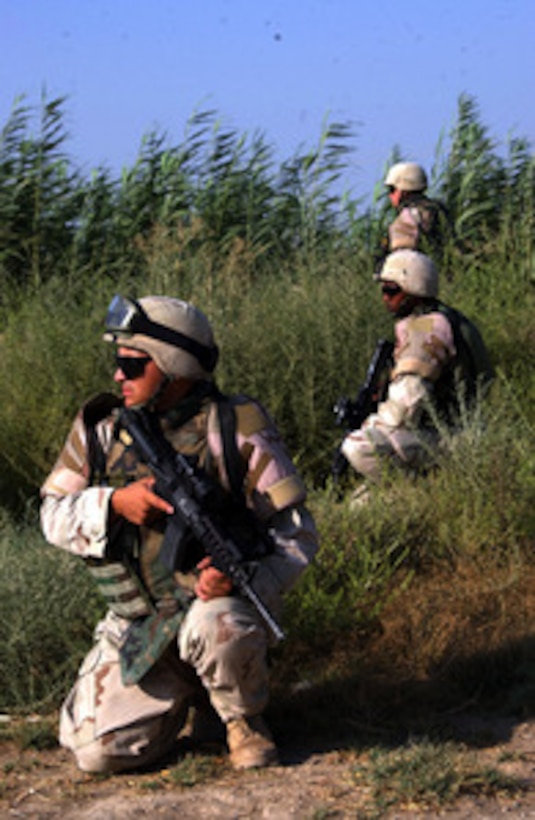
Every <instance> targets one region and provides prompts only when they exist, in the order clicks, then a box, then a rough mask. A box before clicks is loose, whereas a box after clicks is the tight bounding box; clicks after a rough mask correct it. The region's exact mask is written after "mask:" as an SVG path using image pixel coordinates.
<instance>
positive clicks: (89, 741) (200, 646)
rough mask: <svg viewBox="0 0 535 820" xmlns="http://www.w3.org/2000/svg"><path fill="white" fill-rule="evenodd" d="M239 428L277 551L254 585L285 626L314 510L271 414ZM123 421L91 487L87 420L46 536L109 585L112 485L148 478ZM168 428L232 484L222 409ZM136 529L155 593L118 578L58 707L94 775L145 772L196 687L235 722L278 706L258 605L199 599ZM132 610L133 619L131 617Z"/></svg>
mask: <svg viewBox="0 0 535 820" xmlns="http://www.w3.org/2000/svg"><path fill="white" fill-rule="evenodd" d="M236 420H237V422H236V439H237V445H238V448H239V452H240V454H241V456H242V458H243V459H244V461H245V463H246V465H247V472H246V478H245V483H244V487H245V495H246V500H247V504H248V506H250V507H251V508H252V509H253V510H254V512H255V514H256V516H257V517H258V518H259V519H260V520H261V521H263V522H265V523H266V525H267V526H268V527H269V530H270V532H271V533H272V535H273V536H274V542H275V549H274V551H273V552H271V554H268V555H266V556H264V557H262V558H261V559H260V560H258V561H257V562H255V564H254V566H255V567H256V571H255V572H254V575H253V578H252V581H251V585H252V586H253V588H254V589H255V591H256V592H257V594H258V595H259V596H260V597H261V599H262V600H263V601H264V603H265V604H266V605H267V607H268V608H269V609H270V610H271V612H272V614H273V615H274V616H275V617H279V616H280V611H281V596H282V594H283V593H284V592H286V591H287V590H288V589H289V588H290V587H291V586H292V585H293V584H294V583H295V582H296V580H297V578H298V577H299V576H300V575H301V573H302V572H303V570H304V569H305V568H306V566H307V565H308V564H309V562H310V561H311V559H312V557H313V556H314V554H315V552H316V550H317V546H318V544H317V534H316V530H315V527H314V522H313V520H312V518H311V516H310V514H309V512H308V511H307V509H306V507H305V506H304V501H305V488H304V486H303V483H302V481H301V479H300V478H299V476H298V475H297V473H296V471H295V468H294V466H293V464H292V462H291V460H290V458H289V456H288V454H287V452H286V450H285V447H284V445H283V443H282V441H281V439H280V437H279V435H278V433H277V431H276V429H275V427H274V425H273V423H272V422H271V420H270V419H269V418H268V416H267V414H266V413H265V411H264V410H263V409H262V408H261V406H260V405H258V404H257V403H256V402H251V401H250V400H249V401H244V402H240V403H238V405H237V409H236ZM114 423H115V419H114V417H113V414H112V415H109V416H107V417H106V418H104V419H103V420H101V421H100V422H99V423H98V424H97V425H96V427H95V428H94V431H95V433H96V436H97V439H98V441H99V443H100V445H101V447H102V451H103V452H104V453H105V454H106V457H107V462H106V469H107V472H108V473H109V475H108V479H109V482H110V484H111V486H109V485H108V482H107V481H106V482H104V483H103V485H102V486H99V485H98V484H97V483H95V485H94V486H93V485H91V483H90V481H91V479H90V476H91V465H90V463H89V462H90V460H89V458H88V446H89V442H88V438H89V436H88V430H87V427H86V424H85V423H84V413H83V411H81V412H80V413H79V414H78V416H77V418H76V419H75V421H74V423H73V426H72V428H71V431H70V434H69V436H68V438H67V440H66V443H65V445H64V448H63V450H62V453H61V455H60V457H59V459H58V461H57V463H56V465H55V466H54V468H53V470H52V472H51V473H50V475H49V476H48V478H47V479H46V481H45V483H44V485H43V488H42V499H43V500H42V507H41V520H42V527H43V531H44V534H45V536H46V538H47V539H48V540H49V541H50V542H51V543H53V544H54V545H56V546H58V547H61V548H63V549H65V550H68V551H69V552H71V553H74V554H75V555H78V556H80V557H81V558H83V559H84V560H85V561H86V562H87V563H88V565H90V567H91V568H92V569H93V570H96V574H97V575H98V573H99V572H100V573H101V574H103V575H104V576H105V575H106V572H107V570H108V567H109V566H110V564H111V565H113V560H111V558H110V554H111V553H112V551H113V550H112V543H111V542H112V538H111V535H110V530H109V520H108V516H109V504H110V497H111V494H112V492H113V490H114V486H113V483H114V482H116V485H117V486H123V485H124V483H125V479H126V480H128V476H129V471H130V478H134V479H135V478H137V477H140V476H141V475H143V474H146V468H145V467H144V465H140V464H138V463H135V459H133V457H132V452H131V450H130V449H129V448H128V446H126V445H125V444H124V443H121V441H120V440H119V441H117V440H116V439H115V437H114ZM162 427H163V428H164V430H165V434H166V436H167V437H168V438H169V440H171V441H172V443H173V446H174V447H175V448H176V449H177V450H180V451H181V452H185V453H190V454H191V453H195V454H197V455H199V456H200V462H201V463H204V465H205V466H206V468H207V469H210V471H211V472H212V473H214V474H215V475H217V477H218V478H219V480H220V482H221V483H222V484H223V486H227V488H228V479H227V477H226V473H225V466H224V460H223V454H222V438H221V434H220V431H219V426H218V416H217V413H216V411H215V405H214V403H213V402H211V401H209V400H207V401H206V400H205V401H204V403H203V405H202V408H201V410H200V412H198V413H196V415H194V416H193V417H192V418H190V419H189V421H187V422H186V423H185V424H181V425H180V426H178V427H174V426H173V419H172V418H171V417H170V418H169V419H167V420H166V421H165V422H164V423H162ZM132 459H133V461H132ZM129 460H130V461H131V462H132V463H130V461H129ZM97 478H98V477H97ZM95 482H96V479H95ZM160 529H161V528H160ZM138 534H139V542H140V548H139V563H138V565H137V566H138V574H137V576H136V577H140V578H141V579H142V582H143V583H142V585H141V588H142V589H144V590H145V592H146V591H147V590H148V592H149V593H150V594H149V595H148V596H147V602H148V603H147V609H146V610H144V606H145V604H144V602H143V597H142V596H140V595H137V597H136V595H135V593H133V592H132V571H131V568H129V565H126V564H125V566H124V568H123V569H124V579H123V578H118V577H117V574H116V573H115V575H114V576H113V577H112V578H111V581H112V582H113V583H112V584H111V586H112V587H113V590H112V595H111V597H112V598H113V594H115V592H117V591H118V599H119V602H118V604H117V605H110V609H109V610H108V612H107V615H106V616H105V617H104V619H103V620H102V621H101V622H100V623H99V624H98V626H97V628H96V630H95V643H94V646H93V648H92V649H91V651H90V652H89V654H88V655H87V657H86V658H85V660H84V662H83V663H82V666H81V668H80V670H79V676H78V679H77V681H76V683H75V685H74V687H73V688H72V690H71V692H70V693H69V695H68V697H67V699H66V701H65V703H64V705H63V708H62V712H61V718H60V742H61V744H62V745H63V746H65V747H67V748H69V749H71V750H72V751H73V752H74V754H75V756H76V758H77V762H78V765H79V766H80V768H82V769H84V770H89V771H118V770H121V769H126V768H136V767H139V766H142V765H145V764H147V763H150V762H151V761H153V760H154V759H156V758H158V757H160V756H161V755H162V754H164V753H165V752H166V750H168V749H169V748H170V746H171V745H172V744H173V743H174V741H175V739H176V736H177V732H178V731H179V729H180V727H181V726H182V724H183V722H184V718H185V713H186V710H187V707H188V705H189V702H190V698H191V697H192V696H193V694H194V693H195V691H196V690H197V689H198V686H199V681H201V682H202V684H203V686H204V688H205V690H206V691H207V692H208V695H209V698H210V701H211V703H212V705H213V706H214V708H215V710H216V711H217V713H218V714H219V716H220V717H221V719H222V720H223V722H225V723H226V722H228V721H229V720H231V719H234V718H238V717H247V716H252V715H257V714H260V713H261V712H262V710H263V709H264V707H265V706H266V703H267V700H268V674H267V668H266V649H267V646H268V644H269V641H270V638H269V635H268V634H267V632H266V628H265V625H264V623H263V621H262V620H261V618H260V617H259V616H258V614H257V613H256V610H254V608H253V607H252V606H251V605H250V603H249V602H248V601H246V600H244V599H242V598H241V597H239V596H237V595H236V596H234V595H233V596H229V597H222V598H217V599H213V600H210V601H208V602H204V601H202V600H200V599H197V598H195V596H194V594H193V592H192V589H193V584H194V577H193V575H192V574H190V573H182V574H178V573H176V574H175V575H174V576H172V577H171V578H169V577H165V573H162V567H161V566H159V567H158V561H157V556H158V548H159V545H160V543H161V538H162V533H161V531H159V530H158V528H157V526H156V525H155V528H154V529H152V528H148V527H143V528H139V530H138ZM114 566H115V568H116V567H117V559H115V564H114ZM120 567H122V565H120ZM158 572H159V573H160V574H159V575H158ZM107 580H108V581H110V579H107ZM104 581H105V582H106V579H105V578H104ZM129 585H130V586H129ZM73 594H76V590H73ZM121 594H122V599H121ZM132 596H133V597H132ZM155 598H156V599H158V598H159V600H156V602H155V600H154V599H155ZM151 599H152V600H151ZM154 604H156V606H154ZM159 604H160V605H162V606H160V608H158V605H159ZM121 607H122V609H121ZM136 607H137V609H136ZM151 607H152V609H151ZM125 613H130V614H131V615H132V616H134V617H125ZM147 613H148V614H147ZM143 624H148V625H149V639H148V649H147V635H145V644H144V646H143V649H144V666H143V664H142V667H141V671H140V670H139V669H138V670H137V674H133V675H132V676H131V679H128V676H126V678H125V667H124V647H125V646H127V645H128V641H129V636H130V634H131V632H130V631H131V630H132V628H133V626H135V627H137V626H139V625H143ZM162 627H163V632H162ZM152 630H154V632H155V633H156V632H158V631H159V634H160V638H162V635H163V639H162V640H161V641H160V646H159V647H157V648H156V649H154V647H153V645H152V644H151V641H150V635H151V634H152V632H151V631H152ZM167 633H169V634H167ZM169 635H170V636H171V640H170V641H169ZM151 652H154V656H153V657H152V656H151Z"/></svg>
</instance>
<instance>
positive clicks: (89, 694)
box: [59, 597, 268, 772]
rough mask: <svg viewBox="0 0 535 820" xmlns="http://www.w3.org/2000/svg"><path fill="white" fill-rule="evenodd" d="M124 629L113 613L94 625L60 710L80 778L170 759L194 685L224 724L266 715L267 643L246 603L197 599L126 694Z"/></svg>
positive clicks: (63, 742) (62, 732)
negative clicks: (122, 648)
mask: <svg viewBox="0 0 535 820" xmlns="http://www.w3.org/2000/svg"><path fill="white" fill-rule="evenodd" d="M127 626H128V623H127V622H126V621H124V620H122V619H120V618H118V617H117V616H115V615H114V614H113V613H111V612H110V613H108V615H107V616H106V618H105V619H104V620H103V621H102V622H101V623H100V624H99V625H98V627H97V629H96V630H95V644H94V646H93V647H92V649H91V650H90V652H89V653H88V655H87V656H86V658H85V660H84V661H83V663H82V665H81V667H80V670H79V673H78V678H77V681H76V683H75V684H74V686H73V688H72V689H71V691H70V693H69V695H68V696H67V699H66V700H65V703H64V704H63V707H62V710H61V716H60V734H59V740H60V743H61V745H62V746H65V747H66V748H68V749H71V750H72V751H73V753H74V755H75V757H76V761H77V763H78V766H79V767H80V768H81V769H82V770H84V771H91V772H113V771H121V770H127V769H135V768H139V767H143V766H147V765H148V764H151V763H153V762H154V761H156V760H157V759H159V758H161V757H162V756H163V755H165V754H166V753H168V752H169V751H170V749H171V748H172V747H173V745H174V743H175V742H176V738H177V734H178V732H179V731H180V729H181V727H182V725H183V723H184V721H185V718H186V715H187V711H188V708H189V706H190V704H191V702H192V699H193V698H194V695H195V692H196V690H198V686H199V681H200V682H201V684H202V686H204V688H205V689H206V691H207V693H208V696H209V698H210V701H211V703H212V706H213V707H214V708H215V710H216V712H217V713H218V714H219V716H220V718H221V719H222V721H223V722H224V723H226V722H228V721H229V720H231V719H233V718H238V717H243V716H250V715H257V714H260V713H261V712H262V711H263V710H264V708H265V706H266V704H267V700H268V672H267V663H266V652H267V643H268V638H267V634H266V631H265V629H264V626H263V624H262V623H261V621H260V619H259V616H258V615H257V613H256V612H255V610H254V609H253V607H252V606H251V605H250V604H249V603H248V602H247V601H245V600H243V599H241V598H238V597H227V598H216V599H214V600H212V601H208V602H204V601H201V600H199V599H195V601H194V602H193V604H192V605H191V607H190V609H189V611H188V613H187V615H186V617H185V619H184V621H183V623H182V625H181V627H180V632H179V634H178V636H177V643H176V644H173V645H172V646H171V647H170V649H169V650H168V651H167V652H166V653H165V654H164V655H163V657H162V658H160V660H159V661H157V663H156V664H155V665H154V666H153V667H152V668H151V669H150V670H149V672H148V673H147V674H146V675H144V677H143V678H142V680H141V681H140V682H139V683H138V684H134V685H129V686H125V685H124V684H123V682H122V680H121V671H120V659H119V649H118V647H119V646H120V643H121V637H122V634H123V631H124V629H125V628H126V627H127Z"/></svg>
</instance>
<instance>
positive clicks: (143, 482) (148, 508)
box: [110, 476, 173, 526]
mask: <svg viewBox="0 0 535 820" xmlns="http://www.w3.org/2000/svg"><path fill="white" fill-rule="evenodd" d="M154 483H155V479H154V478H151V477H148V476H147V477H146V478H140V479H139V481H134V482H133V483H132V484H128V485H127V486H126V487H120V488H119V489H118V490H115V491H114V492H113V493H112V496H111V502H110V503H111V509H112V513H113V514H115V515H120V516H122V517H123V518H126V520H127V521H130V522H131V523H132V524H137V525H138V526H139V525H141V524H150V523H151V522H152V521H154V520H155V519H157V518H161V517H162V515H170V514H172V513H173V507H172V505H171V504H169V503H168V502H167V501H166V500H165V499H164V498H162V497H161V496H159V495H157V494H156V493H155V492H154V489H153V488H154Z"/></svg>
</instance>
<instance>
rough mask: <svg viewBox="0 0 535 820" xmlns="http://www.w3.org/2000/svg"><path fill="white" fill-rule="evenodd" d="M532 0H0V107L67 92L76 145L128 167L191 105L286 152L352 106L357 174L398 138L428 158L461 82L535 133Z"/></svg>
mask: <svg viewBox="0 0 535 820" xmlns="http://www.w3.org/2000/svg"><path fill="white" fill-rule="evenodd" d="M534 43H535V3H534V2H533V0H433V2H429V0H426V2H423V0H411V2H410V3H407V2H405V3H403V2H392V1H391V0H367V2H366V0H263V1H262V0H196V2H191V0H189V2H185V1H184V0H152V2H144V1H143V0H0V89H1V93H0V118H1V119H0V122H1V124H2V125H3V124H4V123H5V121H6V119H7V117H8V115H9V112H10V110H11V107H12V104H13V101H14V99H15V97H17V96H18V95H20V94H24V95H26V101H27V102H28V103H29V104H31V105H36V106H38V104H39V101H40V98H41V91H42V89H43V87H45V88H46V92H47V96H48V98H49V99H50V98H53V97H56V96H66V97H67V98H68V100H67V103H66V111H67V121H66V122H67V127H68V129H69V133H70V135H71V138H70V140H69V142H68V143H67V150H68V152H69V154H70V155H71V157H72V158H73V160H74V161H75V162H76V163H77V164H79V165H80V167H82V168H83V169H84V170H86V171H88V172H89V171H90V170H91V169H92V168H94V167H96V166H97V165H100V164H105V165H108V166H109V167H110V168H112V169H113V170H116V171H119V170H120V168H121V167H122V166H123V165H130V164H131V163H132V162H133V161H134V160H135V157H136V155H137V152H138V149H139V146H140V142H141V138H142V136H143V135H144V134H146V133H147V132H149V131H151V130H153V129H156V130H158V131H162V132H166V134H167V135H168V139H169V142H170V144H178V143H179V142H181V141H182V139H183V138H184V130H185V127H186V123H187V120H188V118H189V117H190V116H191V115H192V114H193V112H194V111H195V110H206V109H215V110H216V111H217V112H218V113H219V114H220V116H221V119H222V121H223V123H224V124H225V125H226V126H228V127H233V128H235V129H236V130H237V131H238V132H240V133H243V132H247V133H252V132H254V131H261V132H263V133H264V134H265V136H266V138H267V140H268V141H269V142H270V143H272V144H273V145H274V147H275V148H276V150H277V154H278V156H280V157H282V158H288V157H290V156H291V155H292V154H293V153H294V152H295V150H296V149H297V148H299V147H301V146H305V147H313V146H314V145H316V143H317V142H318V140H319V138H320V135H321V133H322V129H323V126H324V123H325V122H326V121H329V122H335V121H344V122H348V121H351V122H353V123H354V128H355V131H356V137H355V140H354V148H355V152H354V155H353V158H352V160H351V167H350V168H349V169H348V179H347V185H348V187H351V189H352V191H353V193H355V194H356V195H366V194H368V193H369V192H370V190H371V187H372V186H373V184H374V183H375V182H377V181H378V180H380V179H381V175H382V171H383V168H384V163H385V162H386V160H387V159H388V156H389V154H390V152H391V150H392V148H393V146H394V145H396V144H397V145H399V146H400V147H401V149H402V152H403V154H404V156H405V158H406V159H414V160H418V161H420V162H421V163H422V164H424V165H425V166H426V167H427V168H428V169H429V167H430V165H431V163H432V161H433V156H434V151H435V148H436V145H437V142H438V138H439V135H440V133H441V131H443V130H445V131H447V130H448V129H449V128H450V127H451V124H452V122H453V121H454V119H455V113H456V104H457V99H458V97H459V95H460V94H461V93H463V92H466V93H468V94H470V95H471V96H473V97H475V98H476V99H477V101H478V104H479V107H480V112H481V118H482V120H483V122H484V123H485V124H486V125H487V126H488V127H489V129H490V133H491V135H492V136H493V137H494V138H495V139H496V140H497V141H498V142H505V141H506V139H507V137H508V135H510V134H513V135H515V136H523V137H527V138H528V139H529V140H530V141H531V143H532V145H533V144H534V143H535V105H534V102H535V100H534V96H535V95H534V80H535V56H534V55H535V46H534Z"/></svg>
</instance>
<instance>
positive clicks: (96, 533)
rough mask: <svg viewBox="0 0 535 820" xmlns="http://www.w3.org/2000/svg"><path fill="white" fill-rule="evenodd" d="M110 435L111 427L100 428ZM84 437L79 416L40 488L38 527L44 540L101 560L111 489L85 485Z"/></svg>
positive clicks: (87, 467) (85, 446) (86, 466)
mask: <svg viewBox="0 0 535 820" xmlns="http://www.w3.org/2000/svg"><path fill="white" fill-rule="evenodd" d="M100 435H101V436H103V437H104V439H106V437H109V436H111V425H108V426H106V425H100ZM88 476H89V465H88V461H87V437H86V431H85V426H84V424H83V421H82V414H81V413H79V414H78V416H77V417H76V419H75V421H74V423H73V425H72V427H71V430H70V433H69V435H68V437H67V440H66V441H65V444H64V446H63V449H62V451H61V453H60V455H59V458H58V460H57V461H56V463H55V465H54V467H53V469H52V471H51V472H50V474H49V476H48V477H47V479H46V480H45V482H44V484H43V486H42V487H41V527H42V530H43V533H44V536H45V538H46V539H47V541H49V542H50V543H51V544H53V545H54V546H56V547H60V548H61V549H64V550H67V551H68V552H72V553H74V554H75V555H80V556H83V557H95V558H100V557H102V556H103V555H104V553H105V550H106V544H107V524H108V507H109V500H110V496H111V493H112V492H113V489H112V488H109V487H89V486H88Z"/></svg>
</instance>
